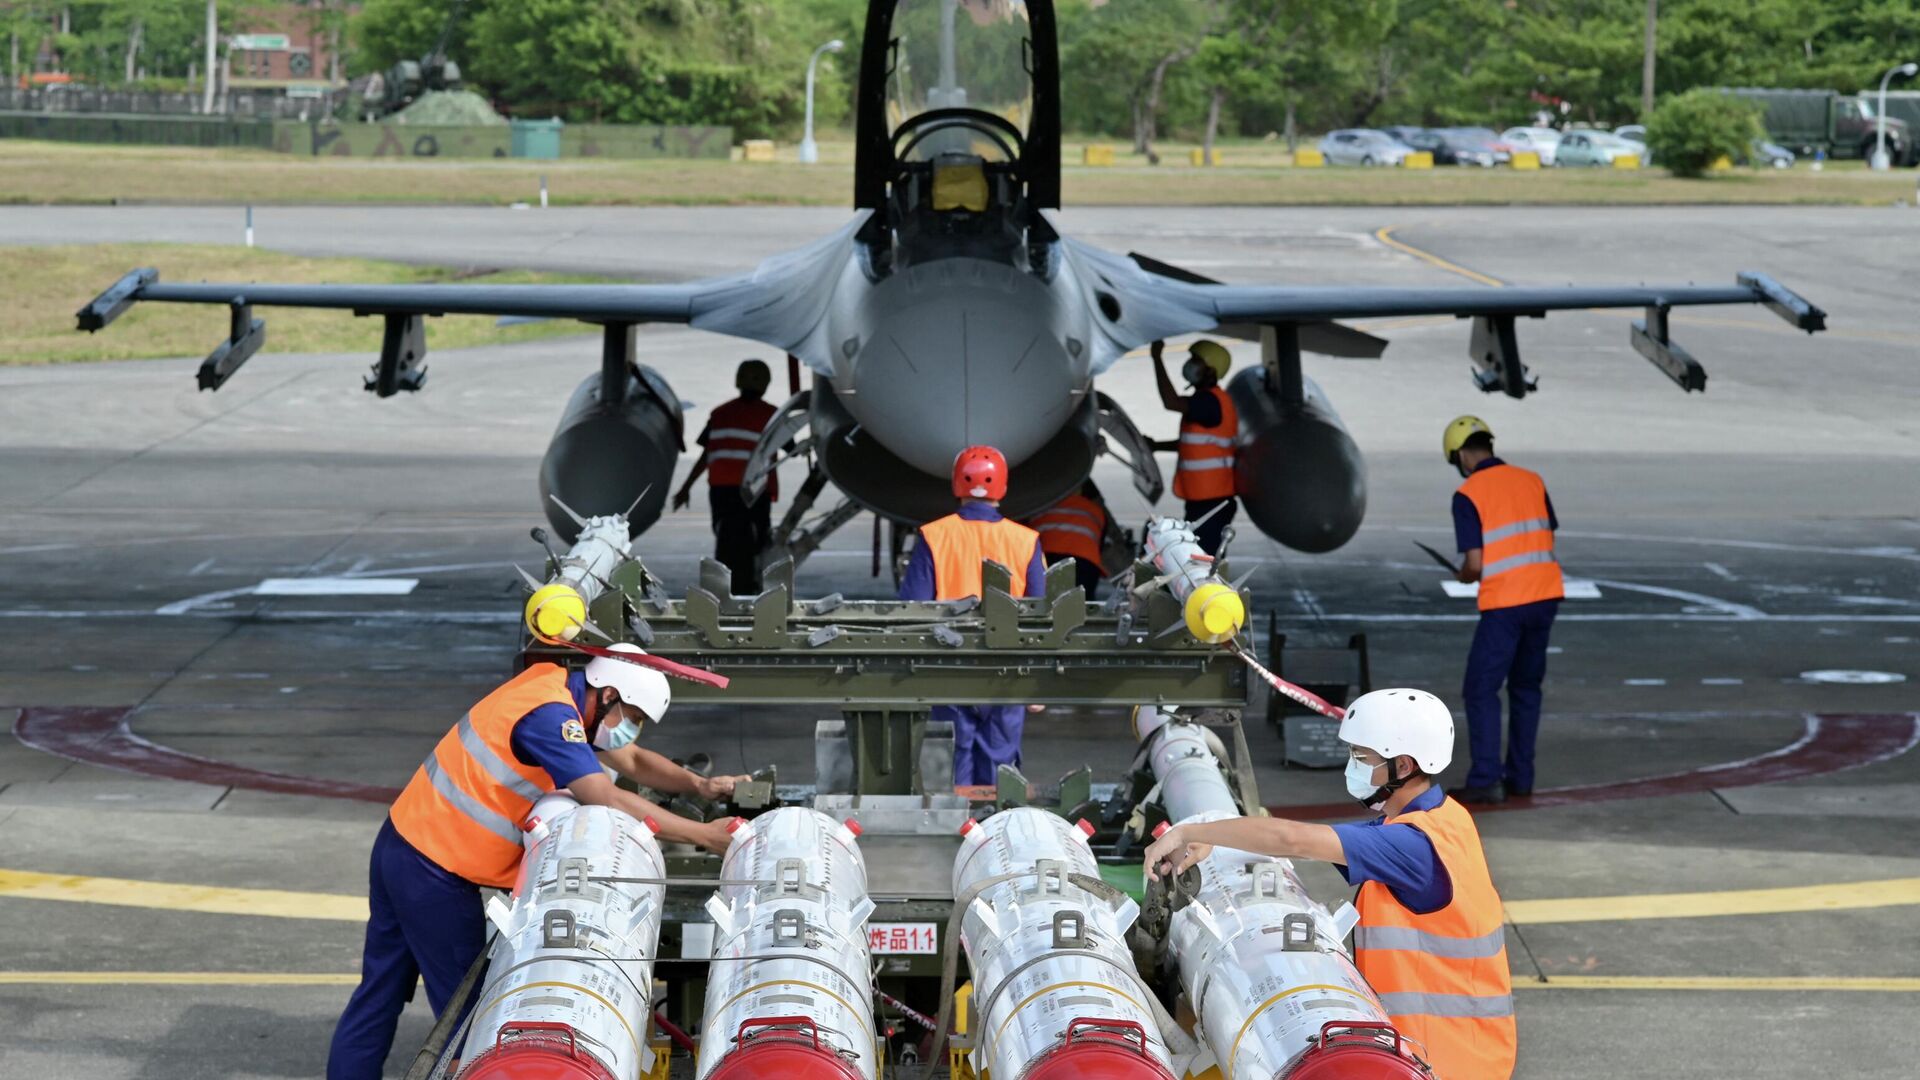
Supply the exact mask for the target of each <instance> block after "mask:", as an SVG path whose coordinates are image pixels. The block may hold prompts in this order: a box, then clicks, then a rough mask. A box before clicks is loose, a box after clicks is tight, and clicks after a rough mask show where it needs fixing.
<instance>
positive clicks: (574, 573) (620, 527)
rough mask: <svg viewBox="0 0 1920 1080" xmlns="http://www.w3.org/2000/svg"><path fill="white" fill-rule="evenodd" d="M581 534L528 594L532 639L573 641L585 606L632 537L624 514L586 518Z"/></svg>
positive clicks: (583, 620)
mask: <svg viewBox="0 0 1920 1080" xmlns="http://www.w3.org/2000/svg"><path fill="white" fill-rule="evenodd" d="M579 528H580V537H579V539H577V540H575V541H574V542H573V546H572V547H570V548H568V549H567V552H566V554H564V555H562V556H560V557H559V558H558V559H557V560H556V563H557V565H556V566H555V568H554V573H553V576H552V577H550V578H548V579H547V580H546V581H545V582H544V583H537V582H534V583H533V584H536V585H537V587H536V588H535V589H534V591H533V595H532V596H530V597H528V598H527V606H526V610H525V613H524V614H525V618H526V623H527V629H528V630H529V631H531V632H532V633H533V636H534V637H535V638H536V639H539V640H541V641H552V640H554V639H555V638H558V639H560V640H562V641H572V640H573V639H574V637H575V636H577V635H578V634H579V633H580V630H581V629H582V628H583V627H585V626H586V624H587V605H589V604H591V603H593V601H594V598H595V597H598V596H599V595H600V594H601V592H603V591H604V590H605V589H606V587H607V578H608V577H609V576H610V575H612V573H613V571H614V570H615V569H616V568H617V567H618V566H619V565H620V564H621V563H622V562H625V561H626V560H627V558H628V557H629V555H630V552H631V543H632V541H631V538H630V535H629V533H628V526H627V519H626V517H625V515H622V514H608V515H605V516H603V517H592V518H587V519H586V520H585V521H584V522H582V523H581V524H580V526H579Z"/></svg>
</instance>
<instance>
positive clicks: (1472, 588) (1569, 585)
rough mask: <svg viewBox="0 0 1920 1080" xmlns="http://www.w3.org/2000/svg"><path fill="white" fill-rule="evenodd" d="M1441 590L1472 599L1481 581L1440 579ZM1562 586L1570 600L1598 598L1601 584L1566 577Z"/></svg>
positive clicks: (1477, 592)
mask: <svg viewBox="0 0 1920 1080" xmlns="http://www.w3.org/2000/svg"><path fill="white" fill-rule="evenodd" d="M1440 588H1441V591H1443V592H1445V593H1446V594H1447V595H1448V596H1449V597H1451V598H1452V599H1455V600H1472V599H1474V598H1476V597H1478V596H1479V595H1480V583H1479V582H1477V581H1448V580H1447V579H1445V578H1441V579H1440ZM1560 588H1561V591H1562V592H1563V593H1565V594H1566V595H1565V598H1566V599H1568V600H1598V599H1600V585H1599V583H1598V582H1595V581H1591V580H1589V579H1587V578H1575V577H1570V578H1565V579H1563V580H1562V581H1561V583H1560Z"/></svg>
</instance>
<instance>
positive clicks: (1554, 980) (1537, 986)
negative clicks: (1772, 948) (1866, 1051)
mask: <svg viewBox="0 0 1920 1080" xmlns="http://www.w3.org/2000/svg"><path fill="white" fill-rule="evenodd" d="M1513 988H1514V989H1515V990H1708V991H1712V990H1773V991H1778V990H1790V991H1799V992H1802V993H1807V992H1819V991H1849V992H1866V993H1875V994H1916V993H1920V979H1912V978H1874V977H1872V976H1862V977H1854V976H1845V975H1842V976H1823V975H1782V976H1764V975H1763V976H1746V975H1552V976H1549V977H1548V978H1547V981H1546V982H1541V981H1540V980H1538V979H1520V980H1516V981H1515V982H1514V984H1513Z"/></svg>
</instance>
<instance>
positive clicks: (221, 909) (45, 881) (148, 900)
mask: <svg viewBox="0 0 1920 1080" xmlns="http://www.w3.org/2000/svg"><path fill="white" fill-rule="evenodd" d="M0 897H13V898H16V899H22V900H67V901H73V902H76V903H82V904H115V905H119V906H122V907H141V908H158V909H160V910H164V911H197V912H202V913H204V914H209V915H262V916H266V917H268V918H276V919H331V920H337V921H341V922H366V921H367V901H366V899H365V898H364V897H359V896H341V895H338V894H336V893H309V892H288V891H286V890H282V889H229V888H220V887H216V886H208V885H177V884H174V883H172V882H165V881H132V880H128V879H126V878H107V877H81V876H79V875H75V874H41V873H36V872H34V871H31V870H0Z"/></svg>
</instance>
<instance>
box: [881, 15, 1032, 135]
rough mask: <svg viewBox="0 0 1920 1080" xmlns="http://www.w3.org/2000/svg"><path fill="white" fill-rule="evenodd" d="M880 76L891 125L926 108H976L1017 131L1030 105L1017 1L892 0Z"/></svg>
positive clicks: (1022, 17) (1023, 17) (1024, 26)
mask: <svg viewBox="0 0 1920 1080" xmlns="http://www.w3.org/2000/svg"><path fill="white" fill-rule="evenodd" d="M893 36H894V40H895V41H896V42H897V43H898V47H897V48H896V49H895V51H894V54H893V71H892V72H891V74H890V75H889V76H888V79H887V83H888V87H887V89H888V98H889V112H891V113H892V116H891V117H890V119H891V120H892V123H893V126H894V127H896V128H897V127H898V126H899V125H900V124H902V123H904V122H906V121H908V120H911V119H912V118H913V117H915V116H918V115H919V114H921V113H923V112H926V111H928V110H930V109H978V110H981V111H983V112H990V113H993V114H995V115H997V116H999V117H1001V118H1003V119H1005V120H1007V121H1008V122H1009V123H1011V124H1013V126H1014V127H1016V128H1019V129H1020V130H1021V131H1023V132H1024V131H1025V130H1026V129H1027V124H1028V121H1029V119H1030V114H1031V113H1032V110H1033V80H1032V79H1031V77H1029V76H1028V74H1027V59H1026V57H1027V52H1026V41H1027V37H1028V26H1027V5H1026V2H1025V0H898V2H897V3H896V4H895V6H894V12H893Z"/></svg>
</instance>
